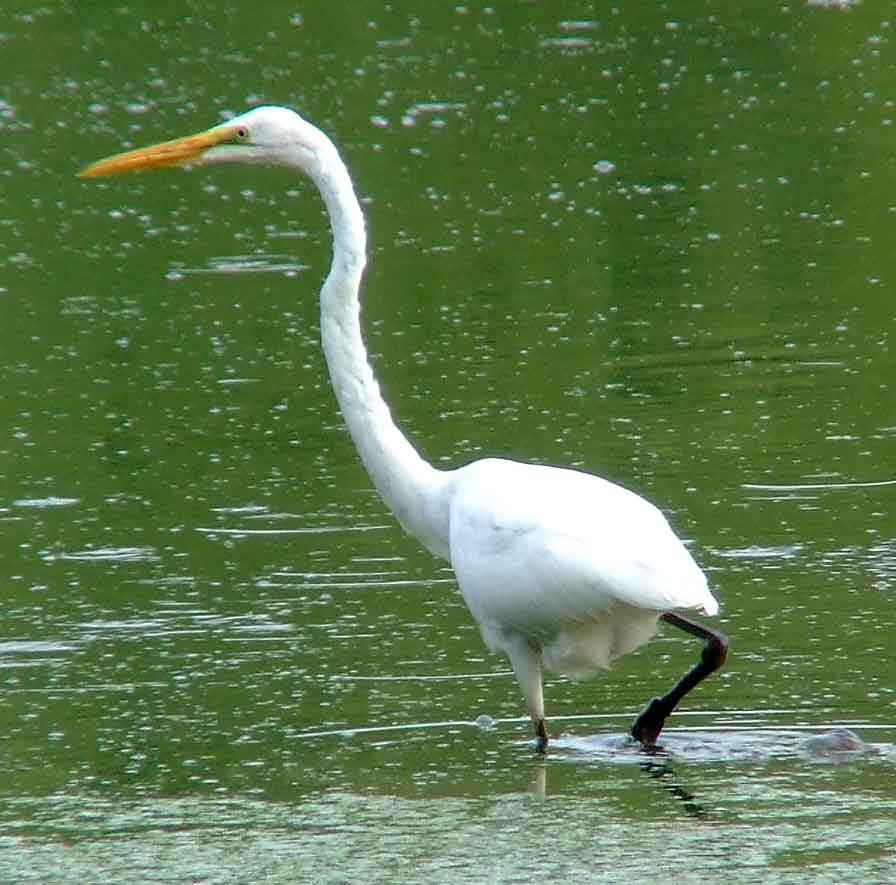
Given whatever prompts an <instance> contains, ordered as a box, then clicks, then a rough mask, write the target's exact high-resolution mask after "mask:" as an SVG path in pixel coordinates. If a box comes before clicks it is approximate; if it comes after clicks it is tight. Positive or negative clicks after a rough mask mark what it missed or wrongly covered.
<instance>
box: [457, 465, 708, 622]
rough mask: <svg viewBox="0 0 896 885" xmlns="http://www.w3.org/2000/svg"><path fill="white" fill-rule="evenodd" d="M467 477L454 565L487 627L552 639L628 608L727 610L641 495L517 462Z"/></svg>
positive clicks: (480, 468) (481, 468) (477, 468)
mask: <svg viewBox="0 0 896 885" xmlns="http://www.w3.org/2000/svg"><path fill="white" fill-rule="evenodd" d="M464 470H465V471H469V472H468V474H467V475H466V476H463V477H461V480H460V483H459V484H458V488H457V492H456V494H455V497H454V501H453V502H452V508H451V561H452V565H453V566H454V569H455V572H456V573H457V577H458V582H459V584H460V587H461V590H462V592H463V594H464V597H465V599H466V601H467V604H468V605H469V607H470V609H471V611H472V612H473V614H474V616H475V617H476V618H477V620H479V621H480V623H488V624H493V625H495V626H498V625H500V626H502V627H503V628H518V629H520V630H524V631H536V632H538V631H540V630H544V631H547V632H550V631H551V630H554V629H556V628H557V627H558V626H559V625H562V624H574V623H577V622H578V623H585V622H587V621H590V620H594V619H597V618H599V617H600V615H601V614H602V613H604V612H606V611H608V610H609V609H612V608H614V607H615V606H617V605H618V604H619V603H624V604H627V605H630V606H633V607H634V608H636V609H641V610H646V611H655V612H657V613H659V612H663V611H667V610H669V609H673V608H704V609H705V610H706V611H707V612H708V613H710V614H713V613H714V612H715V611H716V610H717V608H718V606H717V604H716V601H715V599H714V598H713V597H712V595H711V594H710V592H709V590H708V588H707V584H706V578H705V577H704V575H703V573H702V572H701V571H700V569H699V567H698V566H697V565H696V563H695V562H694V560H693V559H692V558H691V555H690V554H689V553H688V551H687V550H686V549H685V548H684V546H683V545H682V543H681V541H679V540H678V538H677V537H676V536H675V534H674V533H673V532H672V530H671V528H670V527H669V524H668V523H667V522H666V519H665V517H663V515H662V514H661V513H660V512H659V510H657V509H656V508H655V507H654V506H653V505H652V504H649V503H648V502H647V501H645V500H644V499H643V498H641V497H639V496H638V495H636V494H634V493H633V492H630V491H628V490H626V489H623V488H622V487H620V486H617V485H614V484H613V483H610V482H607V481H606V480H603V479H600V478H599V477H595V476H592V475H591V474H586V473H580V472H577V471H572V470H562V469H558V468H550V467H538V466H534V465H526V464H519V463H516V462H512V461H498V460H487V461H480V462H476V464H473V465H470V467H468V468H464Z"/></svg>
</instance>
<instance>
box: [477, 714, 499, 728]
mask: <svg viewBox="0 0 896 885" xmlns="http://www.w3.org/2000/svg"><path fill="white" fill-rule="evenodd" d="M473 725H475V726H476V727H477V728H479V729H482V731H494V729H495V727H496V726H497V723H496V722H495V720H494V719H492V717H491V716H488V715H486V714H485V713H483V714H482V715H481V716H477V717H476V719H475V721H474V722H473Z"/></svg>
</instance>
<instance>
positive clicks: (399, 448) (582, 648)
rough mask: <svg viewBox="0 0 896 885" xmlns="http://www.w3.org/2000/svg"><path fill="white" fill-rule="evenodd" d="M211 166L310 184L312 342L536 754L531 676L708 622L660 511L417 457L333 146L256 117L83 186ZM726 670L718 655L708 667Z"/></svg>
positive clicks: (550, 476)
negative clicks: (392, 399)
mask: <svg viewBox="0 0 896 885" xmlns="http://www.w3.org/2000/svg"><path fill="white" fill-rule="evenodd" d="M223 162H249V163H269V164H276V165H284V166H289V167H292V168H294V169H297V170H298V171H301V172H303V173H304V174H306V175H308V176H309V177H310V178H311V180H312V181H313V182H314V183H315V184H316V185H317V188H318V190H319V191H320V193H321V196H322V198H323V200H324V203H325V204H326V207H327V210H328V213H329V216H330V222H331V226H332V230H333V261H332V265H331V268H330V272H329V274H328V276H327V278H326V280H325V282H324V284H323V287H322V290H321V337H322V343H323V348H324V352H325V355H326V359H327V364H328V368H329V371H330V378H331V381H332V385H333V389H334V392H335V394H336V397H337V399H338V401H339V404H340V407H341V409H342V413H343V416H344V418H345V422H346V426H347V427H348V430H349V432H350V434H351V436H352V438H353V440H354V442H355V445H356V447H357V449H358V452H359V454H360V456H361V459H362V461H363V462H364V465H365V467H366V468H367V470H368V472H369V474H370V476H371V479H372V480H373V482H374V484H375V485H376V487H377V489H378V491H379V493H380V495H381V496H382V498H383V500H384V501H385V503H386V504H387V506H388V507H389V508H390V509H391V510H392V511H393V513H395V515H396V517H397V518H398V520H399V522H400V523H401V525H402V526H403V527H404V528H405V530H406V531H407V532H408V533H409V534H411V535H413V536H414V537H416V538H418V539H419V540H420V541H421V543H423V544H424V546H426V547H427V548H428V549H429V550H431V551H432V552H433V553H434V554H436V555H438V556H441V557H443V558H444V559H447V560H448V561H450V563H451V565H452V567H453V569H454V571H455V574H456V575H457V580H458V584H459V587H460V590H461V592H462V594H463V597H464V600H465V601H466V603H467V606H468V607H469V609H470V612H471V613H472V615H473V617H474V618H475V619H476V621H477V622H478V624H479V627H480V629H481V631H482V635H483V638H484V640H485V642H486V644H487V645H488V646H489V647H490V648H491V649H493V650H497V651H501V652H503V653H504V654H506V655H507V657H508V658H509V660H510V662H511V665H512V666H513V669H514V672H515V674H516V676H517V679H518V681H519V683H520V686H521V689H522V691H523V696H524V698H525V700H526V703H527V706H528V709H529V713H530V715H531V716H532V719H533V721H534V723H535V727H536V733H537V734H538V738H539V747H540V749H542V750H543V749H544V747H545V746H546V743H547V732H546V729H545V726H544V703H543V698H542V668H546V669H548V670H550V671H553V672H556V673H561V674H565V675H568V676H570V677H572V678H577V679H578V678H586V677H588V676H591V675H593V674H594V672H595V671H596V670H598V669H600V668H604V667H607V666H609V664H610V663H611V662H612V661H613V660H614V659H615V658H617V657H619V656H620V655H623V654H626V653H627V652H629V651H632V650H633V649H635V648H637V647H638V646H639V645H641V644H642V643H644V642H646V641H647V640H648V639H649V638H650V637H651V636H652V635H653V634H654V632H655V631H656V627H657V621H658V619H659V618H661V617H663V618H666V619H667V620H669V621H670V623H675V624H676V625H677V626H682V624H681V623H679V622H680V621H683V619H681V618H680V617H678V616H673V615H671V614H670V612H672V611H673V610H677V609H702V610H703V611H705V612H706V613H707V614H710V615H712V614H715V613H716V611H717V610H718V604H717V603H716V600H715V599H714V598H713V596H712V594H711V593H710V591H709V589H708V587H707V583H706V579H705V577H704V576H703V573H702V572H701V571H700V569H699V568H698V567H697V565H696V563H695V562H694V560H693V559H692V557H691V555H690V554H689V553H688V551H687V550H686V548H685V547H684V545H683V544H682V543H681V541H679V539H678V538H677V537H676V536H675V534H674V533H673V532H672V530H671V528H670V527H669V524H668V523H667V521H666V519H665V518H664V517H663V515H662V514H661V513H660V511H659V510H657V509H656V508H655V507H654V506H653V505H652V504H650V503H648V502H647V501H645V500H644V499H643V498H641V497H640V496H638V495H636V494H635V493H633V492H631V491H628V490H627V489H624V488H622V487H621V486H618V485H615V484H613V483H611V482H608V481H607V480H604V479H601V478H599V477H597V476H593V475H591V474H588V473H583V472H580V471H576V470H568V469H563V468H557V467H548V466H542V465H533V464H524V463H520V462H517V461H510V460H503V459H497V458H488V459H483V460H480V461H475V462H473V463H471V464H468V465H466V466H463V467H459V468H457V469H454V470H439V469H436V468H434V467H433V466H432V465H431V464H429V463H428V462H427V461H425V460H424V459H423V458H422V457H421V456H420V455H419V454H418V453H417V451H416V450H415V449H414V447H413V446H412V445H411V444H410V442H409V441H408V440H407V439H406V437H405V436H404V435H403V434H402V433H401V431H400V430H399V429H398V427H397V426H396V425H395V423H394V422H393V420H392V417H391V414H390V412H389V409H388V406H387V405H386V403H385V401H384V400H383V398H382V396H381V395H380V391H379V386H378V385H377V382H376V379H375V378H374V376H373V372H372V370H371V367H370V364H369V362H368V359H367V354H366V350H365V348H364V343H363V337H362V334H361V325H360V299H359V292H360V287H361V280H362V276H363V272H364V266H365V261H366V257H365V256H366V235H365V229H364V218H363V214H362V212H361V208H360V205H359V203H358V200H357V197H356V196H355V192H354V189H353V187H352V183H351V179H350V177H349V173H348V170H347V169H346V167H345V165H344V163H343V162H342V160H341V159H340V157H339V154H338V152H337V150H336V148H335V147H334V145H333V143H332V142H331V141H330V139H329V138H328V137H327V136H326V135H325V134H324V133H323V132H321V131H320V130H319V129H317V128H316V127H314V126H312V125H311V124H310V123H308V122H306V121H305V120H303V119H302V118H301V117H299V116H298V115H297V114H295V113H294V112H292V111H289V110H287V109H285V108H275V107H263V108H257V109H255V110H253V111H249V112H248V113H246V114H243V115H242V116H240V117H237V118H235V119H234V120H231V121H229V122H228V123H225V124H222V125H221V126H217V127H215V128H213V129H211V130H208V131H207V132H205V133H200V134H199V135H196V136H190V137H188V138H186V139H178V140H176V141H173V142H167V143H165V144H162V145H157V146H155V147H152V148H146V149H142V150H138V151H131V152H128V153H126V154H122V155H118V156H116V157H112V158H110V159H108V160H103V161H100V162H99V163H96V164H94V165H93V166H91V167H89V168H88V169H86V170H84V172H83V173H82V175H84V176H85V177H95V176H100V175H111V174H117V173H121V172H127V171H132V170H136V169H141V168H150V167H158V166H173V165H201V164H212V163H223ZM685 623H687V624H690V622H686V621H685ZM691 628H693V629H691ZM685 629H689V630H690V631H691V632H695V631H698V632H697V635H700V636H702V637H703V638H707V639H709V633H711V631H706V628H701V627H697V626H695V625H690V626H689V627H685ZM712 636H713V637H715V634H712ZM723 659H724V652H722V655H721V659H720V660H719V662H718V664H716V666H718V665H719V664H720V663H721V660H723ZM699 666H700V665H698V667H696V668H694V671H692V672H696V670H697V669H698V668H699ZM713 669H715V667H713ZM710 672H711V671H710ZM689 675H690V674H689ZM703 675H707V674H705V673H702V672H701V674H700V675H699V676H698V677H696V681H699V679H701V678H703ZM686 679H687V677H686ZM691 681H692V682H693V679H691ZM684 682H685V680H682V683H679V686H677V687H676V689H677V690H678V692H677V694H676V693H675V690H673V692H671V693H670V694H669V695H667V696H666V698H664V699H658V700H655V701H654V702H653V703H654V704H660V706H661V707H663V710H662V711H661V712H656V711H654V713H651V714H650V716H649V717H648V718H649V719H650V721H649V722H648V723H647V725H646V726H645V727H641V728H639V723H641V725H642V726H644V723H642V722H641V720H642V719H644V717H645V715H647V711H645V714H642V717H641V718H640V719H639V723H636V726H635V731H634V733H635V735H636V737H639V739H641V740H642V742H644V743H650V742H652V740H654V739H655V736H656V734H658V733H659V729H660V728H661V727H662V721H663V720H664V718H665V715H666V714H667V713H668V712H670V711H671V707H674V705H675V703H677V699H678V695H681V694H683V693H684V692H686V691H687V690H689V688H690V687H692V686H691V685H690V684H688V685H687V686H686V687H684V688H682V685H683V683H684ZM672 694H675V698H672V699H671V700H670V696H671V695H672ZM661 701H662V703H661ZM666 707H668V708H669V709H668V710H667V709H666Z"/></svg>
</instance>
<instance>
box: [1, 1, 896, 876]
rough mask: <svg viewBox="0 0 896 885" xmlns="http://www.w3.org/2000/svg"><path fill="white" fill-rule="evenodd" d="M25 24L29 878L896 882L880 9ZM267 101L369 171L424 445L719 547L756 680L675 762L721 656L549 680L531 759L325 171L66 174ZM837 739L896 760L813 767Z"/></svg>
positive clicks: (15, 691)
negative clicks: (370, 385)
mask: <svg viewBox="0 0 896 885" xmlns="http://www.w3.org/2000/svg"><path fill="white" fill-rule="evenodd" d="M4 13H5V14H4V16H3V18H2V21H0V58H2V62H3V70H4V72H5V76H4V78H3V85H2V86H0V133H2V140H0V180H2V191H0V200H2V204H0V205H2V208H0V384H2V387H0V593H2V609H0V680H2V682H0V686H2V688H0V796H2V803H0V879H2V880H3V881H38V882H56V881H73V882H74V881H77V882H85V881H106V882H130V881H160V882H232V881H246V882H258V881H283V882H291V881H327V882H342V881H399V880H406V881H407V880H411V881H448V882H450V881H463V882H474V881H501V882H522V881H540V882H548V881H600V882H616V881H632V880H642V881H650V880H653V879H655V878H656V876H657V875H658V870H668V871H670V872H669V874H671V872H672V871H674V874H675V876H676V877H677V878H683V879H690V878H693V879H701V880H706V879H707V878H709V879H713V878H714V877H716V876H718V875H719V873H720V871H721V870H724V871H725V876H726V879H729V880H735V881H762V882H768V881H806V880H807V878H808V879H811V880H812V881H837V882H842V881H862V882H868V881H882V880H884V879H886V878H888V877H889V875H890V874H891V873H892V867H893V863H894V861H896V776H894V775H896V770H894V760H896V751H894V741H896V692H894V688H896V664H894V661H893V635H894V628H896V608H894V605H896V601H894V588H896V517H894V509H896V507H894V503H896V451H894V450H896V408H894V403H896V390H894V382H893V378H894V373H896V356H894V345H896V320H894V317H896V302H894V289H896V250H894V245H893V244H894V230H896V150H894V148H896V122H894V121H896V62H894V51H896V18H894V16H893V10H891V9H889V7H888V5H887V4H880V3H873V2H865V3H859V2H857V0H856V2H853V3H848V2H845V0H844V2H842V3H839V4H838V3H835V2H830V3H827V4H826V3H823V2H810V3H805V2H795V3H789V4H782V3H770V4H765V3H758V4H727V3H684V2H680V3H674V2H670V3H658V4H654V3H642V4H634V3H632V4H619V5H618V6H616V7H611V6H609V5H603V4H587V3H572V2H559V3H531V2H515V3H510V2H508V3H504V2H498V3H495V4H493V5H491V6H484V5H482V4H479V3H466V4H462V5H461V4H422V3H416V4H412V3H404V2H396V3H393V4H391V5H385V6H383V5H381V4H377V3H370V2H352V3H327V4H297V3H294V2H293V3H282V2H271V3H264V4H260V3H258V4H251V5H250V4H236V3H229V4H228V3H224V4H222V3H211V2H206V0H194V2H188V3H177V4H161V3H149V2H145V3H128V4H111V3H77V4H76V3H74V2H68V3H58V4H51V5H48V6H44V7H35V6H34V5H33V4H31V3H23V2H11V3H7V4H5V6H4ZM260 102H273V103H279V104H286V105H290V106H293V107H295V108H297V109H298V110H300V111H301V112H302V113H304V114H305V115H306V116H307V117H308V118H309V119H312V120H313V121H315V122H317V123H318V124H319V125H321V126H323V127H324V128H325V129H327V130H328V131H329V132H330V133H331V134H332V135H333V137H334V139H335V140H336V141H337V143H338V144H339V145H340V146H341V148H342V150H343V153H344V156H345V158H346V161H347V162H348V163H349V165H350V167H351V169H352V170H353V174H354V177H355V181H356V184H357V187H358V190H359V192H360V193H361V194H362V195H363V198H364V200H365V205H366V209H367V212H368V216H369V221H370V230H371V236H372V246H371V253H372V258H373V261H372V266H371V271H370V274H369V277H368V280H367V285H366V290H365V299H366V301H365V303H366V309H365V325H366V330H367V338H368V342H369V346H370V350H371V353H372V359H373V360H374V362H375V365H376V368H377V372H378V374H379V375H380V377H381V379H382V383H383V387H384V390H385V392H386V395H387V398H388V399H389V400H390V402H391V403H392V404H393V406H394V411H395V413H396V414H397V415H398V417H399V419H400V422H401V424H402V426H403V427H404V428H405V429H406V430H407V431H408V433H409V434H410V435H411V436H412V438H413V439H414V440H415V441H416V443H417V444H418V445H419V446H420V447H421V448H422V449H423V450H424V451H425V453H426V454H427V455H428V457H430V458H431V459H432V460H434V461H436V462H438V463H440V464H445V465H452V464H460V463H463V462H464V461H466V460H469V459H471V458H474V457H477V456H480V455H483V454H509V455H512V456H515V457H518V458H522V459H532V460H539V461H547V462H550V463H556V464H572V465H578V466H583V467H587V468H588V469H591V470H594V471H596V472H600V473H602V474H603V475H605V476H607V477H609V478H611V479H614V480H617V481H620V482H622V483H624V484H626V485H628V486H630V487H632V488H634V489H636V490H637V491H639V492H641V493H643V494H645V495H646V496H648V497H649V498H651V499H652V500H654V501H656V502H657V503H659V504H660V505H661V506H662V507H663V508H664V509H665V510H666V512H667V513H668V514H669V516H670V519H671V520H672V522H673V524H674V525H675V526H676V528H677V529H678V530H679V532H680V533H681V534H682V536H683V537H685V538H686V539H688V541H689V542H691V543H692V545H693V548H692V549H693V550H694V552H695V555H696V556H697V558H698V560H699V561H700V562H701V563H702V564H703V565H704V566H705V568H706V569H707V571H708V573H709V575H710V578H711V581H712V583H713V585H714V587H715V588H716V589H717V595H718V596H719V598H720V600H721V601H722V604H723V611H722V616H721V618H720V622H721V624H722V626H723V628H724V629H725V630H726V631H727V632H728V633H729V634H730V636H731V639H732V643H733V652H732V657H731V659H730V663H729V665H728V667H727V668H726V670H725V671H724V673H722V674H721V675H719V676H718V677H716V678H714V679H712V680H711V681H710V682H708V683H707V684H705V685H704V686H702V687H701V688H700V689H699V690H698V691H697V692H696V693H695V694H694V695H693V696H692V697H691V698H689V699H688V702H687V703H686V708H685V710H683V711H682V713H680V714H679V715H677V716H676V717H675V718H674V719H673V721H672V723H671V725H672V726H673V727H671V728H670V729H669V731H668V736H667V748H668V751H669V755H668V756H667V757H662V758H659V759H656V760H646V759H644V758H642V757H639V756H638V754H636V753H635V752H634V751H633V750H632V749H631V748H629V747H627V746H626V745H625V742H624V740H623V735H624V734H625V732H626V730H627V728H628V726H629V724H630V722H631V720H632V717H633V716H634V714H635V713H636V711H637V710H638V709H640V707H641V706H642V705H643V704H644V703H645V701H646V700H647V699H648V698H649V697H650V696H651V695H653V694H654V693H657V692H658V691H660V690H663V689H665V688H666V687H668V685H669V684H671V682H672V681H673V680H674V679H676V678H677V677H678V676H679V675H680V674H681V672H683V670H684V669H685V668H686V667H687V666H688V665H689V664H690V662H691V661H692V660H693V659H694V658H695V656H696V654H697V648H696V647H695V646H694V645H693V644H692V643H689V642H688V641H686V640H684V639H682V638H681V637H679V636H672V635H669V634H666V635H665V636H661V637H659V638H657V639H656V640H655V641H654V642H653V643H651V644H650V645H648V646H647V647H646V648H645V649H643V650H642V651H640V652H639V653H638V654H635V655H633V656H631V657H629V658H627V659H626V660H624V661H622V662H620V665H619V666H618V667H617V668H616V670H615V671H614V672H612V673H610V674H608V675H607V677H606V678H604V679H602V680H598V681H596V682H592V683H588V684H584V685H573V684H569V683H567V682H565V681H562V680H557V681H552V682H550V683H549V684H548V686H547V698H548V715H549V721H550V722H551V724H552V726H553V731H554V732H555V733H556V734H558V735H561V734H562V735H563V736H562V737H559V738H558V740H557V741H556V742H555V743H554V744H553V745H552V752H551V753H550V755H549V756H548V758H547V760H546V761H544V762H542V761H540V760H538V759H537V758H536V757H535V754H534V753H533V752H532V740H531V735H530V726H529V724H528V722H526V721H524V720H523V719H521V718H520V716H521V713H522V710H521V702H520V700H519V697H518V691H517V688H516V685H515V683H514V681H513V678H512V676H511V675H510V674H509V672H508V668H507V665H506V663H505V662H504V661H503V660H501V659H498V658H494V657H491V656H489V655H488V654H487V652H486V651H485V649H484V647H483V645H482V643H481V641H480V638H479V635H478V630H477V629H476V627H475V625H473V623H472V621H471V618H470V617H469V616H468V614H467V612H466V610H465V608H464V606H463V603H462V601H461V600H460V598H459V596H458V595H457V593H456V588H455V586H454V583H453V581H452V578H451V574H450V572H449V571H448V570H446V568H445V567H444V566H443V564H441V563H440V562H437V561H435V560H433V559H431V558H430V557H429V556H428V555H427V554H425V553H423V552H422V551H421V550H420V549H418V547H417V546H416V545H415V544H414V543H413V542H411V541H410V540H408V539H406V538H405V537H403V535H402V534H401V532H400V530H399V529H398V528H397V526H396V525H395V523H394V522H393V520H392V519H391V517H390V516H389V515H388V514H387V513H386V512H385V511H384V509H383V507H382V506H381V505H380V503H379V501H378V500H377V498H376V496H375V495H374V494H373V492H372V490H371V487H370V484H369V482H368V480H367V478H366V476H365V475H364V473H363V471H362V469H361V467H360V465H359V463H358V461H357V459H356V457H355V454H354V452H353V451H352V448H351V445H350V441H349V440H348V438H347V436H346V435H345V434H344V432H343V430H342V427H341V421H340V418H339V416H338V414H337V412H336V408H335V404H334V401H333V398H332V395H331V393H330V390H329V387H328V383H327V379H326V374H325V368H324V365H323V360H322V357H321V355H320V353H319V349H318V322H317V303H316V292H317V287H318V285H319V282H320V280H321V278H322V276H323V274H324V273H325V270H326V267H327V262H328V257H329V234H328V230H327V226H326V222H325V219H324V217H323V215H322V210H321V206H320V203H319V202H318V200H317V198H316V196H315V195H314V194H313V193H311V192H310V189H309V187H308V186H307V185H306V184H305V183H303V182H300V181H296V180H295V179H294V178H293V177H292V176H291V175H290V174H288V173H286V172H283V171H265V170H249V169H245V168H244V169H218V170H210V171H207V172H199V173H194V174H191V175H186V174H182V173H170V174H159V175H154V176H147V177H144V178H135V179H132V180H127V179H122V180H112V181H109V182H107V183H96V182H83V181H80V180H78V179H76V178H75V177H74V173H75V171H76V170H77V169H78V168H80V167H81V166H83V165H84V164H86V163H87V162H89V161H92V160H94V159H97V158H98V157H100V156H103V155H106V154H108V153H112V152H114V151H117V150H120V149H123V148H124V147H129V146H134V145H138V144H143V143H147V142H151V141H157V140H161V139H164V138H169V137H173V136H175V135H181V134H186V133H188V132H191V131H194V130H196V129H200V128H204V127H206V126H208V125H209V124H212V123H215V122H218V121H219V120H220V119H222V118H223V117H224V116H225V115H227V114H229V113H233V112H238V111H241V110H243V109H245V108H246V107H248V106H250V105H252V104H256V103H260ZM480 716H488V717H491V718H492V719H493V720H495V723H496V725H495V727H494V728H492V729H483V728H479V727H477V726H476V725H475V724H474V722H475V720H476V719H477V717H480ZM842 727H846V728H850V729H852V730H853V731H854V732H855V733H856V734H857V735H859V736H860V737H861V739H862V740H864V741H865V742H866V744H867V747H866V750H867V752H861V753H853V754H846V755H845V756H844V754H835V755H833V756H831V755H830V754H827V753H826V752H825V750H824V748H822V749H821V751H819V749H818V744H817V740H818V738H819V736H823V735H825V734H826V733H828V732H829V731H831V730H832V729H835V728H842ZM888 871H889V872H888ZM662 875H663V876H665V875H667V873H663V874H662Z"/></svg>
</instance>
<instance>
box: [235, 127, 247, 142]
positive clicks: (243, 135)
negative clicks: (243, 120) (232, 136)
mask: <svg viewBox="0 0 896 885" xmlns="http://www.w3.org/2000/svg"><path fill="white" fill-rule="evenodd" d="M236 137H237V138H238V139H239V140H240V141H246V140H247V139H248V138H249V130H248V129H247V128H246V127H245V126H240V127H239V129H237V130H236Z"/></svg>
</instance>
